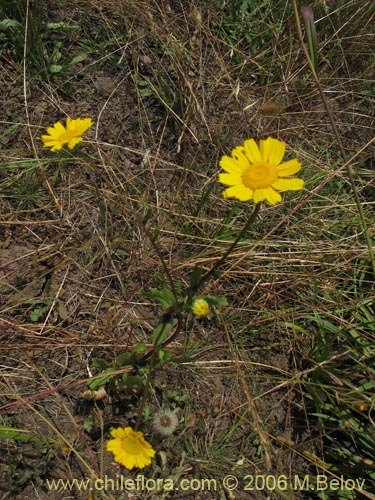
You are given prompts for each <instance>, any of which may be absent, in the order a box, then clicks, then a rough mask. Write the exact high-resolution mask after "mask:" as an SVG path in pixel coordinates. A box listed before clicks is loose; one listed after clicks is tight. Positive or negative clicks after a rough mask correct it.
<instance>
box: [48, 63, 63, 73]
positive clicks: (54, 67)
mask: <svg viewBox="0 0 375 500" xmlns="http://www.w3.org/2000/svg"><path fill="white" fill-rule="evenodd" d="M49 70H50V72H51V73H61V71H62V70H63V66H61V64H51V66H50V67H49Z"/></svg>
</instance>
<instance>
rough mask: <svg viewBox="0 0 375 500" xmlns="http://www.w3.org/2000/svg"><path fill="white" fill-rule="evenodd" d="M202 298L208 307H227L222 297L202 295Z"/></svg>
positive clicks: (226, 302)
mask: <svg viewBox="0 0 375 500" xmlns="http://www.w3.org/2000/svg"><path fill="white" fill-rule="evenodd" d="M202 298H203V299H204V300H206V301H207V303H208V304H209V305H210V306H227V305H228V301H227V298H226V297H224V296H222V297H214V296H213V295H204V296H203V297H202Z"/></svg>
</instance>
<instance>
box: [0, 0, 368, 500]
mask: <svg viewBox="0 0 375 500" xmlns="http://www.w3.org/2000/svg"><path fill="white" fill-rule="evenodd" d="M237 3H238V2H237ZM243 4H244V6H245V8H244V12H243V13H242V14H241V13H240V11H239V9H238V8H236V9H235V8H234V7H233V6H235V5H236V2H229V1H228V2H225V1H223V2H213V3H212V2H199V3H198V2H194V1H192V2H187V3H186V2H182V1H176V2H161V3H160V2H153V1H150V0H149V1H141V2H130V1H127V0H122V1H121V2H113V1H108V0H107V1H105V2H100V5H99V4H98V2H96V1H95V0H91V1H90V2H88V1H83V0H82V1H76V0H75V1H74V2H70V3H69V4H68V3H66V2H61V3H58V5H56V3H55V4H52V3H50V2H48V1H47V0H46V1H45V2H43V5H44V6H45V12H44V14H43V15H44V16H45V18H43V19H42V27H41V28H40V30H39V31H38V30H37V31H36V34H35V36H34V38H31V39H30V38H27V37H23V38H22V37H21V40H26V41H27V44H29V45H30V44H32V46H31V47H30V46H29V45H27V46H26V49H25V54H26V55H29V57H30V52H28V50H32V51H34V52H35V53H36V54H37V53H38V51H39V52H40V53H41V54H42V56H43V57H42V60H44V59H45V58H46V54H47V55H49V56H51V54H52V53H53V52H54V50H56V48H58V50H59V53H60V54H61V55H60V58H59V59H58V60H57V61H55V60H53V61H52V62H53V63H54V64H55V66H56V64H57V63H58V64H60V65H61V70H59V71H58V72H56V73H53V72H51V68H50V66H48V64H47V69H45V68H44V69H43V71H44V72H45V71H46V72H47V73H43V78H41V69H40V68H38V66H37V64H38V61H39V62H40V59H38V58H36V59H35V60H33V61H31V60H29V59H28V60H27V64H25V65H23V64H22V60H19V59H17V51H15V50H14V47H15V44H16V42H17V40H20V38H19V34H18V38H15V35H14V33H13V35H12V33H10V32H9V31H5V32H4V36H5V39H4V40H5V41H4V48H3V49H1V52H0V54H1V61H2V65H3V70H2V72H1V75H0V86H1V96H2V97H1V107H2V114H1V116H2V119H1V122H2V126H3V132H1V135H0V140H1V143H2V161H1V166H0V168H1V170H0V188H1V193H0V194H1V196H0V209H1V219H0V235H1V236H0V260H1V267H0V287H1V290H0V315H1V320H0V328H1V335H2V347H1V358H0V376H1V389H2V391H1V407H0V413H1V416H2V417H1V418H2V422H1V424H2V425H3V426H6V428H7V429H5V427H3V428H1V427H0V437H1V436H2V437H4V438H5V437H7V438H9V439H4V440H2V444H1V450H2V456H3V460H2V462H3V463H2V467H3V471H4V481H3V484H2V485H1V488H2V489H1V494H2V496H1V498H3V499H5V498H10V497H12V498H15V499H17V500H18V499H21V498H22V500H25V499H26V500H34V499H37V498H38V499H44V498H46V499H47V498H54V499H58V500H60V499H61V500H62V499H66V498H83V499H85V500H87V499H90V500H92V499H93V498H95V499H96V500H98V499H99V498H116V499H117V500H122V499H124V498H202V499H210V500H213V499H216V498H217V499H222V498H232V497H231V496H230V495H231V494H230V493H228V492H225V490H223V489H221V488H219V489H218V490H217V491H215V492H212V491H211V492H209V491H199V492H197V491H195V492H194V491H189V492H187V493H184V495H182V494H181V492H174V493H168V492H164V493H163V492H159V493H158V497H156V496H155V495H156V493H155V492H151V491H148V492H147V491H143V492H140V491H138V492H132V493H127V494H124V493H123V492H121V491H110V490H109V489H107V491H105V492H104V491H102V492H100V491H99V490H98V491H95V492H91V493H89V492H87V491H86V492H79V491H78V490H77V488H76V489H74V490H73V491H71V492H67V491H65V492H64V491H60V492H59V493H56V492H53V491H52V492H51V491H49V490H48V485H47V480H51V479H58V478H63V479H73V478H78V479H82V478H103V477H105V476H106V475H107V477H108V478H114V477H116V474H117V475H118V474H124V475H126V477H129V478H134V477H135V476H136V474H134V471H132V472H128V471H125V470H122V469H119V467H118V466H117V465H116V464H114V463H112V462H111V456H109V453H108V452H106V451H105V442H106V440H107V439H108V436H109V429H110V428H111V427H112V426H116V425H133V426H134V425H135V423H136V421H137V418H138V414H139V408H140V402H141V400H142V390H140V391H139V392H136V391H134V387H133V388H131V387H126V388H123V389H122V390H120V389H119V388H118V386H117V385H116V383H115V382H116V380H117V379H116V380H115V379H112V380H111V381H109V383H108V384H106V392H107V394H106V396H105V397H104V398H103V399H100V400H96V401H95V400H87V399H85V397H83V394H84V393H85V391H87V389H88V383H89V381H91V382H92V381H93V379H92V377H93V376H94V375H97V371H95V363H94V360H95V359H98V358H99V359H101V360H103V361H105V362H106V363H112V364H114V366H115V368H116V370H118V372H117V377H118V379H119V378H120V376H121V375H122V374H123V373H127V372H129V370H130V369H131V367H129V366H126V365H121V362H120V360H121V359H122V358H121V356H123V355H124V353H130V352H132V349H134V346H136V345H137V344H138V343H139V342H141V341H143V340H145V341H146V343H147V345H146V348H147V349H151V348H152V342H151V334H152V331H153V329H154V327H155V325H156V323H157V321H158V319H159V317H160V314H161V308H160V307H159V306H157V305H155V304H154V303H152V301H151V300H149V298H145V297H144V296H141V295H140V293H139V292H140V291H142V290H143V291H146V292H147V291H149V290H150V289H152V288H158V287H159V288H161V287H162V286H164V284H165V283H167V284H168V279H169V277H170V278H171V279H172V281H173V284H174V285H175V286H176V288H177V289H179V287H180V288H181V289H183V288H184V287H186V286H188V283H189V275H190V273H191V271H192V269H193V268H194V267H195V266H197V265H199V266H201V267H202V268H204V269H205V270H208V269H210V267H211V266H212V265H214V263H215V262H217V261H218V260H219V259H220V257H221V255H222V254H223V252H224V251H225V249H226V248H228V245H230V243H231V242H232V241H233V240H234V239H235V237H236V235H237V234H238V232H239V231H240V230H241V228H242V227H243V224H244V223H245V221H246V219H247V217H248V214H249V208H248V206H247V205H244V204H240V203H235V202H233V200H223V198H222V196H221V190H222V187H221V186H220V185H218V183H217V173H218V160H219V159H220V157H221V155H222V154H224V153H228V152H229V151H230V150H231V149H232V148H233V147H234V146H235V145H237V144H240V143H242V142H243V140H244V139H246V138H248V137H255V138H265V137H267V136H269V135H272V136H274V137H279V138H280V139H282V140H284V141H285V142H286V143H287V150H288V155H289V157H290V158H292V157H294V156H297V157H298V158H300V159H301V161H302V163H303V170H302V175H301V176H302V177H303V178H304V179H305V189H304V191H303V192H302V193H286V194H285V196H284V201H283V203H281V204H280V205H277V206H275V207H271V206H269V205H264V206H262V209H261V212H260V215H259V217H258V219H257V223H256V224H255V225H254V227H253V228H252V230H251V232H250V233H249V234H248V235H246V236H245V237H244V238H243V239H242V241H241V243H240V244H239V245H238V246H237V248H236V249H235V251H234V252H233V253H232V254H231V256H230V257H229V258H228V260H227V262H226V265H225V266H223V267H222V268H221V273H220V275H219V274H217V275H216V276H214V277H213V278H212V279H211V280H210V281H209V282H207V283H206V284H205V286H204V288H203V289H202V290H201V292H202V293H211V294H213V295H216V296H219V295H225V296H226V297H227V299H228V302H229V306H227V307H225V308H222V309H221V310H220V314H219V315H218V316H217V317H216V316H215V317H214V318H213V319H212V320H210V321H209V320H200V321H198V320H196V319H194V318H192V317H190V316H189V317H187V318H186V319H185V320H184V323H183V327H182V330H181V332H180V334H179V336H178V337H177V338H176V339H175V341H174V342H173V343H172V344H170V346H169V350H170V351H171V352H172V353H173V355H174V356H175V357H176V358H180V361H181V360H182V358H183V357H184V358H183V359H184V360H185V362H184V363H181V364H175V363H166V364H164V365H163V364H161V365H160V366H157V367H156V369H155V372H154V373H153V375H154V376H153V380H152V385H151V387H150V390H149V393H148V398H147V402H146V405H145V408H144V409H145V413H144V419H143V423H142V425H141V428H140V429H141V430H142V431H143V432H144V433H145V436H146V437H147V439H148V440H149V441H150V442H152V444H153V446H154V447H155V448H156V449H157V450H158V451H159V453H158V455H157V458H156V459H155V461H154V463H153V464H152V466H151V467H150V468H149V469H146V470H145V471H144V472H143V473H144V475H145V477H146V478H154V479H157V478H164V479H165V478H174V479H176V480H177V479H178V478H190V479H191V478H197V479H207V478H208V479H210V478H214V479H215V480H217V481H218V484H219V483H221V481H222V479H223V478H224V476H225V475H226V474H233V475H234V476H236V477H238V478H243V477H245V476H247V475H254V474H263V475H268V476H271V475H275V477H278V478H280V477H281V478H283V477H284V476H285V478H287V481H288V484H289V487H288V488H287V489H286V490H283V489H281V491H278V492H277V491H266V490H264V489H262V488H260V489H259V490H258V491H253V490H252V491H251V492H249V491H241V492H240V490H238V491H237V492H236V498H255V499H265V498H271V499H273V498H275V499H276V498H292V499H294V498H296V499H300V498H322V499H323V498H324V499H329V498H349V499H354V498H374V496H373V493H372V491H373V490H374V488H373V486H374V484H375V465H374V462H373V460H372V459H373V450H374V420H373V404H374V396H373V394H374V373H375V372H374V369H373V359H374V345H375V338H374V333H373V332H374V326H375V325H374V315H375V312H374V304H373V291H374V290H373V278H374V277H373V274H372V271H371V263H370V261H369V258H368V249H367V246H366V241H365V239H364V237H363V230H362V225H361V220H360V217H359V215H358V210H357V207H356V204H355V202H354V198H353V195H352V189H351V186H350V184H349V182H348V179H347V174H346V170H345V167H344V163H345V162H344V160H343V159H342V157H341V153H340V151H339V148H338V146H337V141H336V139H335V137H334V134H333V132H332V127H331V124H330V121H329V118H328V116H327V113H326V111H325V109H324V106H323V103H322V102H321V99H320V96H319V92H318V90H317V88H316V85H315V84H314V82H313V79H312V78H311V75H310V72H309V69H308V67H307V64H306V61H305V58H304V54H303V52H302V50H301V47H300V44H299V42H298V38H297V34H296V31H295V23H294V18H293V15H292V8H291V6H289V5H288V4H287V5H285V2H281V1H276V2H269V1H267V0H266V1H265V2H263V3H261V4H259V5H258V3H257V4H256V5H252V2H250V1H249V2H243ZM4 5H5V4H4ZM4 5H3V3H1V2H0V8H3V9H4V8H5V7H4ZM31 8H32V9H33V4H32V3H31ZM314 9H315V17H316V19H317V28H318V33H319V60H320V78H321V82H322V85H323V87H324V89H325V93H326V96H327V99H328V103H329V106H330V108H331V109H332V111H333V113H334V115H335V118H336V123H337V126H338V130H339V133H340V137H341V140H342V142H343V144H344V148H345V150H346V154H347V156H348V158H349V159H350V165H351V167H352V168H353V170H354V175H355V181H356V187H357V190H358V193H359V197H360V200H361V205H362V209H363V212H364V219H365V222H366V224H367V227H368V230H369V233H370V235H371V236H373V235H374V223H373V215H374V202H373V194H374V179H373V167H374V141H373V126H374V115H373V104H374V89H375V80H374V79H373V78H372V77H371V75H372V74H373V69H374V67H375V60H374V56H373V53H372V47H373V42H374V34H373V31H372V26H373V21H374V17H375V10H374V6H373V4H372V2H370V1H366V0H361V1H360V2H359V3H358V2H352V1H348V2H346V3H345V5H343V4H342V3H341V2H334V1H332V2H321V1H318V2H316V4H315V7H314ZM8 16H9V13H8ZM30 19H31V18H29V21H30ZM60 21H61V22H64V23H66V24H67V25H69V26H70V28H69V27H66V26H65V27H59V28H56V27H55V28H54V29H52V28H51V27H49V28H46V27H45V23H47V22H55V23H56V22H60ZM30 22H31V23H32V20H31V21H30ZM43 23H44V24H43ZM31 26H34V25H32V24H31ZM43 26H44V28H43ZM72 26H73V27H74V26H77V27H78V28H77V29H76V28H74V29H73V28H72ZM29 28H30V25H29ZM22 29H24V26H23V28H22ZM22 33H23V32H22ZM38 33H39V35H38ZM59 42H61V45H59ZM72 56H80V58H81V61H80V62H76V64H73V63H74V61H72ZM46 60H47V59H46ZM35 61H36V62H35ZM43 64H44V63H43ZM49 64H50V65H51V59H49ZM55 69H56V68H55ZM65 115H69V116H72V117H78V116H81V117H85V116H90V117H92V118H93V120H94V121H95V128H94V129H91V130H90V131H89V132H88V133H87V135H86V136H85V139H84V141H83V144H82V146H81V147H80V148H78V149H77V150H74V152H71V151H69V150H67V151H64V152H63V153H61V154H60V153H59V154H55V155H54V154H52V153H50V152H49V151H46V150H43V149H42V147H41V143H40V135H41V133H43V132H44V130H45V128H46V127H47V126H49V125H51V124H52V123H54V122H55V121H58V120H62V119H63V118H64V116H65ZM166 269H167V271H168V272H166ZM168 275H169V276H168ZM139 373H140V374H141V375H142V376H143V377H146V376H147V375H145V372H142V370H141V371H140V372H138V374H139ZM132 389H133V390H132ZM163 406H169V407H171V408H175V409H176V411H177V412H178V415H179V418H180V425H179V427H178V431H177V432H176V433H175V435H174V436H172V437H170V438H164V439H161V438H160V437H159V436H157V435H156V433H155V431H154V430H153V429H152V425H151V421H150V418H152V415H153V414H154V413H155V411H156V410H157V409H158V408H160V407H163ZM148 415H150V418H148ZM9 428H14V429H19V430H23V431H27V432H28V433H29V434H27V437H20V436H21V434H20V431H18V434H17V435H14V434H10V430H9ZM1 432H2V434H1ZM15 432H16V431H15ZM30 436H32V439H31V438H30ZM305 474H309V475H310V476H311V478H312V481H314V480H315V479H314V478H316V476H317V474H326V475H327V477H329V478H334V477H337V476H340V475H343V476H344V477H345V478H346V479H358V478H365V480H366V482H365V490H364V491H363V492H362V493H361V492H359V490H358V488H357V489H356V490H355V491H354V492H352V493H350V492H347V493H346V495H347V496H345V497H344V496H341V497H338V496H337V494H338V493H337V492H334V491H320V492H319V491H316V490H315V491H309V492H308V491H298V488H297V489H295V490H293V487H292V478H293V477H295V476H300V477H301V478H303V477H304V475H305ZM240 484H241V486H242V487H244V486H245V485H246V481H240ZM280 484H281V483H279V485H280ZM281 486H282V484H281ZM271 489H272V488H271ZM242 490H243V488H242ZM90 495H91V496H90ZM152 495H154V497H153V496H152ZM342 495H344V493H342ZM361 495H362V496H361Z"/></svg>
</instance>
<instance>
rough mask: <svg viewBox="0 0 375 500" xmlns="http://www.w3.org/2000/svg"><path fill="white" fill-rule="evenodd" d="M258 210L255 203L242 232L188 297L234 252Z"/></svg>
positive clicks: (258, 205) (257, 205) (258, 204)
mask: <svg viewBox="0 0 375 500" xmlns="http://www.w3.org/2000/svg"><path fill="white" fill-rule="evenodd" d="M259 209H260V203H257V204H256V205H255V207H254V209H253V211H252V212H251V215H250V217H249V218H248V220H247V222H246V224H245V225H244V227H243V228H242V230H241V231H240V232H239V233H238V235H237V237H236V238H235V240H234V241H233V243H232V244H231V245H230V246H229V247H228V249H227V251H226V252H225V253H224V255H222V257H221V258H220V259H219V260H218V261H217V262H215V264H214V265H213V266H212V268H211V269H210V270H209V271H207V272H206V273H205V274H203V276H201V277H200V279H199V280H198V283H197V284H196V286H195V287H194V289H192V290H190V293H189V296H190V297H191V296H193V295H194V294H195V292H196V291H197V290H198V289H199V288H200V287H201V286H202V285H203V283H204V282H205V281H207V280H208V279H209V278H211V276H212V275H213V274H214V273H215V271H216V269H218V268H219V267H220V266H221V265H222V264H223V263H224V262H225V261H226V259H227V257H228V256H229V254H230V253H231V252H232V251H233V250H234V248H235V247H236V246H237V244H238V242H239V241H240V240H241V238H242V237H243V235H244V234H245V233H246V232H247V230H248V229H249V227H250V226H251V224H252V223H253V222H254V220H255V218H256V216H257V215H258V213H259Z"/></svg>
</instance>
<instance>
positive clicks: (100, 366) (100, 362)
mask: <svg viewBox="0 0 375 500" xmlns="http://www.w3.org/2000/svg"><path fill="white" fill-rule="evenodd" d="M92 366H93V367H94V368H95V370H96V371H98V372H103V371H104V370H107V368H112V363H109V362H108V361H105V360H104V359H101V358H94V359H93V361H92Z"/></svg>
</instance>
